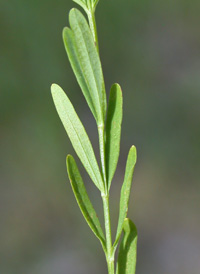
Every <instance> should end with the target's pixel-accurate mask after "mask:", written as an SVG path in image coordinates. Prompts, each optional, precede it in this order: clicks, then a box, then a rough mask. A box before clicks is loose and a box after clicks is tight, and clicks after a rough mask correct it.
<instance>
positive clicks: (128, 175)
mask: <svg viewBox="0 0 200 274" xmlns="http://www.w3.org/2000/svg"><path fill="white" fill-rule="evenodd" d="M136 160H137V153H136V148H135V146H132V147H131V148H130V150H129V154H128V159H127V162H126V170H125V177H124V182H123V185H122V189H121V195H120V205H119V220H118V226H117V234H116V240H115V243H114V246H116V245H117V243H118V241H119V238H120V235H121V232H122V228H123V223H124V219H125V218H126V215H127V212H128V202H129V197H130V191H131V184H132V178H133V172H134V168H135V164H136Z"/></svg>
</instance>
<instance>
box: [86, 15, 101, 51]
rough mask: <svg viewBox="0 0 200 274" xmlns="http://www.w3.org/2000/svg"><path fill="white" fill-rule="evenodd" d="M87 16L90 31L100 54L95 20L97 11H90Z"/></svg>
mask: <svg viewBox="0 0 200 274" xmlns="http://www.w3.org/2000/svg"><path fill="white" fill-rule="evenodd" d="M87 16H88V20H89V25H90V29H91V31H92V35H93V38H94V43H95V45H96V48H97V51H98V53H99V42H98V35H97V26H96V20H95V11H92V10H88V11H87Z"/></svg>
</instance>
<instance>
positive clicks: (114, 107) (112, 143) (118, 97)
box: [106, 84, 123, 189]
mask: <svg viewBox="0 0 200 274" xmlns="http://www.w3.org/2000/svg"><path fill="white" fill-rule="evenodd" d="M122 99H123V98H122V91H121V88H120V86H119V85H118V84H114V85H113V86H112V87H111V90H110V97H109V103H108V113H107V120H106V172H107V178H108V189H109V188H110V185H111V181H112V179H113V176H114V173H115V170H116V167H117V162H118V158H119V151H120V137H121V123H122Z"/></svg>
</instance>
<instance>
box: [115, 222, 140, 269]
mask: <svg viewBox="0 0 200 274" xmlns="http://www.w3.org/2000/svg"><path fill="white" fill-rule="evenodd" d="M123 231H124V236H123V239H122V242H121V244H120V247H119V255H118V261H117V271H116V274H135V270H136V260H137V229H136V226H135V225H134V223H133V222H132V221H131V220H130V219H125V221H124V225H123Z"/></svg>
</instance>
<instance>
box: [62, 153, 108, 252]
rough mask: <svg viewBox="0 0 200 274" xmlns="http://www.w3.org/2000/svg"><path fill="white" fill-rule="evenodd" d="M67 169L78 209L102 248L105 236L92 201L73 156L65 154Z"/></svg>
mask: <svg viewBox="0 0 200 274" xmlns="http://www.w3.org/2000/svg"><path fill="white" fill-rule="evenodd" d="M67 171H68V176H69V180H70V183H71V186H72V190H73V192H74V195H75V197H76V200H77V203H78V205H79V207H80V210H81V212H82V214H83V216H84V218H85V220H86V222H87V223H88V225H89V227H90V228H91V230H92V231H93V233H94V234H95V235H96V237H97V238H98V239H99V240H100V242H101V244H102V246H103V248H104V249H105V237H104V233H103V231H102V228H101V224H100V222H99V219H98V217H97V214H96V211H95V210H94V208H93V206H92V203H91V201H90V199H89V197H88V194H87V191H86V189H85V186H84V183H83V180H82V178H81V175H80V172H79V170H78V167H77V165H76V162H75V160H74V158H73V157H72V156H71V155H68V156H67Z"/></svg>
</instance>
